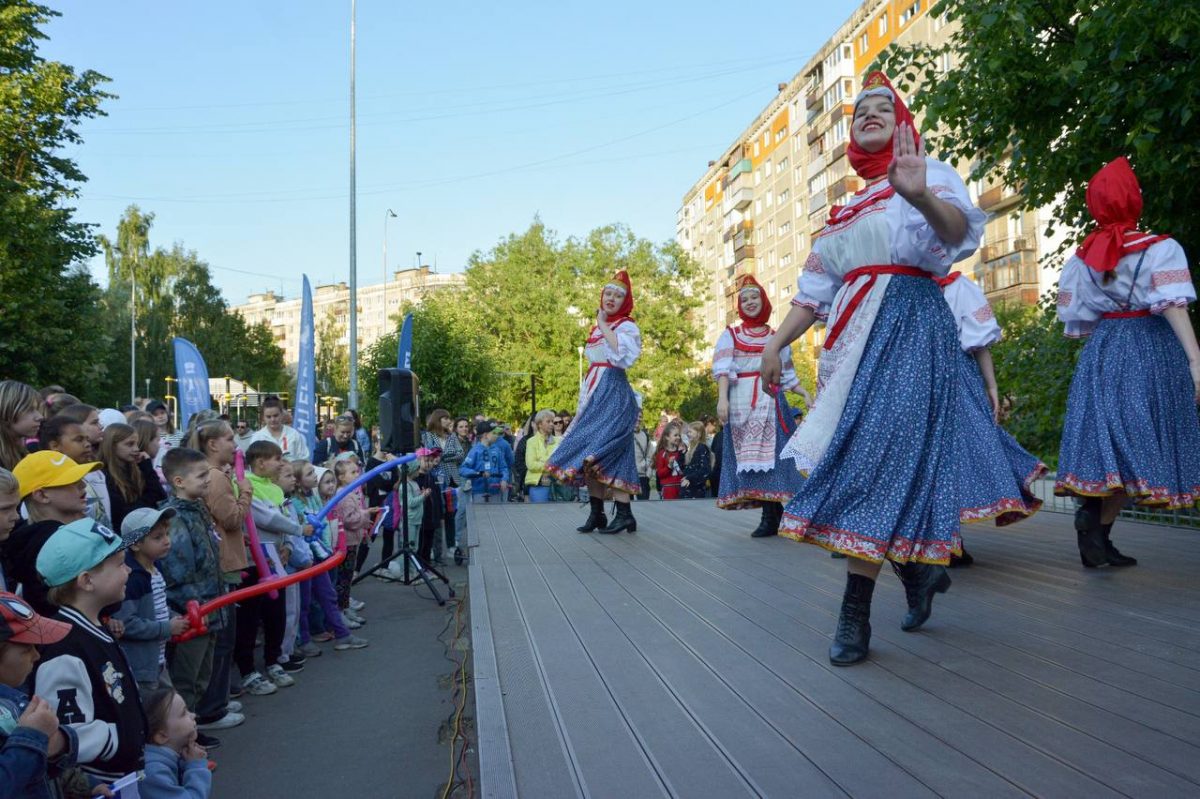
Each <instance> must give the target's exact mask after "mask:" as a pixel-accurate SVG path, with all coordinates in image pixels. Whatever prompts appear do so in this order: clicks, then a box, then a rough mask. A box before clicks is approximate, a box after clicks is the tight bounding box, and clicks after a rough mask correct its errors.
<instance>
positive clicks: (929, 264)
mask: <svg viewBox="0 0 1200 799" xmlns="http://www.w3.org/2000/svg"><path fill="white" fill-rule="evenodd" d="M848 154H849V158H850V165H851V166H852V167H854V169H855V171H856V172H857V173H858V174H859V175H860V176H861V177H863V178H864V179H866V181H867V185H866V187H865V188H864V189H863V190H862V191H860V192H858V193H857V194H856V195H855V196H854V198H853V200H852V201H851V202H850V204H849V205H847V206H845V207H835V208H834V209H833V212H832V213H831V214H830V217H829V222H828V225H827V226H826V227H825V229H824V230H822V231H821V233H820V236H819V238H817V239H816V241H814V242H813V250H812V253H811V255H810V256H809V258H808V261H807V263H806V264H805V269H804V272H803V273H802V274H801V276H800V280H799V291H798V292H797V294H796V297H795V298H794V299H793V300H792V309H791V311H790V312H789V313H788V315H787V318H786V319H784V321H783V323H782V324H781V325H780V326H779V332H777V333H776V334H775V335H774V336H773V337H772V338H771V340H770V342H768V344H767V346H766V348H765V350H764V351H763V360H762V375H763V380H765V381H767V382H768V383H771V382H777V381H778V379H779V376H780V360H779V353H780V351H781V350H782V349H783V348H784V347H786V346H788V345H789V344H790V343H791V342H792V341H794V340H795V339H796V338H798V337H799V336H800V335H801V334H802V333H803V332H804V331H805V330H807V329H808V328H809V327H810V326H811V325H812V324H813V323H814V322H815V321H816V320H817V319H823V318H826V316H828V317H829V323H830V324H829V331H828V335H827V338H826V341H825V352H824V353H823V354H822V356H821V359H820V364H819V369H818V389H817V390H818V393H817V400H816V404H815V405H814V406H813V408H812V410H811V411H810V412H809V414H808V416H807V417H806V418H805V420H804V422H803V424H801V426H800V428H799V429H798V430H797V431H796V433H795V435H793V436H792V438H791V440H790V441H789V442H788V444H787V446H786V447H785V448H784V450H783V452H782V453H781V455H782V457H785V458H786V457H792V458H794V459H795V461H796V464H797V466H798V467H799V468H801V469H803V470H807V471H808V472H809V475H808V479H807V480H805V481H804V483H803V484H802V485H801V486H800V490H799V491H798V492H797V493H796V496H795V497H793V498H792V500H791V502H789V503H788V505H787V506H786V508H785V509H784V516H783V522H782V525H781V527H780V534H781V535H785V536H787V537H789V538H793V539H795V540H797V541H804V542H808V543H813V544H817V545H819V546H822V547H824V548H826V549H830V550H833V551H835V552H841V553H843V554H845V555H848V556H849V558H848V559H847V570H848V574H847V579H846V592H845V596H844V599H843V601H842V609H841V614H840V617H839V619H838V625H837V633H836V634H835V636H834V642H833V646H832V647H830V650H829V659H830V661H831V662H832V663H833V664H834V665H839V666H844V665H849V664H852V663H857V662H859V661H861V660H863V659H865V658H866V657H867V650H868V645H869V643H870V638H871V624H870V616H871V597H872V594H873V592H874V590H875V578H876V577H877V576H878V574H879V568H880V566H881V565H882V563H883V561H885V560H890V561H892V565H893V568H895V569H896V572H897V574H898V575H899V576H900V579H901V581H902V582H903V583H904V589H905V595H906V597H907V600H908V615H907V616H906V617H905V619H904V621H903V623H902V624H901V629H903V630H915V629H916V628H918V627H920V626H921V625H922V624H923V623H924V622H925V620H926V619H928V618H929V614H930V612H931V610H932V604H933V595H934V593H935V592H943V591H945V590H946V589H947V588H948V587H949V586H950V577H949V575H948V574H947V573H946V569H945V565H944V564H946V563H947V562H949V560H950V556H951V555H954V554H961V551H962V544H961V539H960V537H959V533H958V526H959V520H958V517H959V507H960V505H959V501H958V498H959V488H958V474H957V472H958V470H957V463H956V456H955V442H956V441H957V438H956V434H957V431H958V426H957V420H958V413H957V408H958V361H957V356H958V339H957V336H956V335H955V325H954V318H953V316H952V315H951V313H950V308H949V306H947V305H946V301H945V300H944V299H943V298H942V295H941V291H940V289H939V287H938V285H937V283H936V282H934V280H933V278H936V277H941V276H943V275H945V274H946V273H947V272H949V271H950V265H951V264H952V263H954V262H955V261H958V260H962V259H963V258H966V257H968V256H969V255H970V254H971V253H972V252H974V250H975V248H976V247H977V246H978V244H979V239H980V237H981V235H982V233H983V225H984V221H985V216H984V214H983V212H982V211H980V210H979V209H977V208H975V207H974V206H973V205H972V204H971V200H970V198H969V197H968V195H967V190H966V187H965V186H964V185H963V182H962V179H961V178H960V177H959V176H958V174H957V173H956V172H955V171H954V170H953V169H951V168H950V167H949V166H947V165H946V164H943V163H941V162H940V161H937V160H935V159H932V158H926V157H925V156H924V149H923V147H922V145H921V139H920V137H919V136H918V135H917V132H916V129H915V128H914V126H913V118H912V114H911V113H910V112H909V110H908V108H907V107H906V106H905V105H904V102H903V101H902V100H901V98H900V96H899V94H897V93H896V91H895V90H894V89H893V88H892V86H891V83H890V82H889V81H888V79H887V78H886V77H885V76H884V75H883V74H882V73H880V72H872V73H871V74H870V75H868V76H867V79H866V81H865V84H864V87H863V91H862V92H861V93H860V94H859V96H858V98H857V99H856V101H855V105H854V118H853V123H852V126H851V132H850V146H849V150H848Z"/></svg>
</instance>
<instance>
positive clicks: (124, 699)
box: [34, 518, 146, 785]
mask: <svg viewBox="0 0 1200 799" xmlns="http://www.w3.org/2000/svg"><path fill="white" fill-rule="evenodd" d="M123 549H124V543H123V542H122V540H121V536H119V535H117V534H116V533H115V532H113V531H112V530H110V529H109V528H108V527H106V526H105V525H103V524H100V523H99V522H97V521H96V520H95V519H91V518H84V519H79V520H77V521H73V522H71V523H70V524H64V525H63V526H62V527H60V528H58V530H57V531H55V533H54V535H52V536H50V539H49V540H48V541H47V542H46V544H45V546H43V547H42V551H41V552H39V553H38V557H37V569H38V573H39V574H41V575H42V578H43V579H44V580H45V581H46V584H47V585H49V586H50V592H49V594H48V598H49V600H50V601H51V602H52V603H54V604H55V605H57V606H58V613H57V614H55V616H54V619H55V620H56V621H60V622H65V623H67V624H69V625H71V630H70V631H69V632H68V633H67V635H66V636H65V637H64V638H63V639H62V640H60V641H57V642H55V643H52V644H49V645H47V646H45V647H43V649H42V660H41V662H40V663H39V664H38V666H37V671H36V672H35V675H34V693H35V694H36V695H38V696H41V697H44V698H45V699H46V701H47V702H49V703H50V706H51V708H52V709H53V710H54V712H55V713H56V714H57V716H58V721H59V723H60V724H62V725H64V726H66V727H69V728H70V729H71V730H72V731H73V732H74V733H75V735H76V737H77V738H78V740H79V754H78V761H79V765H80V766H81V767H82V768H83V771H84V772H85V773H86V774H87V775H88V778H89V779H90V780H91V782H92V783H93V784H94V785H96V784H100V783H108V782H112V781H113V780H115V779H118V778H119V777H122V776H124V775H125V774H129V773H131V772H134V771H138V770H140V769H141V768H142V765H143V760H142V757H143V755H142V752H143V749H144V748H145V745H146V716H145V714H144V713H143V712H142V704H141V698H140V697H139V696H138V688H137V683H136V682H134V677H133V671H132V670H131V669H130V668H129V664H128V662H127V661H126V660H125V654H124V653H123V652H122V651H121V647H119V646H118V645H117V642H116V641H114V640H113V638H112V636H110V635H109V634H108V631H107V630H106V629H104V627H103V626H102V625H101V623H100V611H101V610H102V609H103V608H105V607H107V606H109V605H113V604H116V603H119V602H120V601H121V600H122V599H124V597H125V581H126V579H127V578H128V577H129V567H128V566H126V565H125V557H124V553H123V552H122V550H123Z"/></svg>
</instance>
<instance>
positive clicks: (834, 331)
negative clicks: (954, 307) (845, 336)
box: [825, 264, 933, 350]
mask: <svg viewBox="0 0 1200 799" xmlns="http://www.w3.org/2000/svg"><path fill="white" fill-rule="evenodd" d="M863 275H869V276H870V277H868V278H867V282H866V283H863V284H862V286H860V287H859V289H858V291H856V292H854V296H852V297H851V298H850V301H849V302H848V303H846V307H845V308H844V309H843V310H842V312H841V313H840V314H839V315H838V320H837V322H835V323H834V325H833V327H832V328H830V330H829V335H827V336H826V337H825V349H827V350H829V349H833V343H834V342H835V341H837V339H838V336H840V335H841V334H842V329H843V328H845V327H846V325H847V324H848V323H849V322H850V318H851V317H853V316H854V311H855V310H856V309H857V308H858V306H859V305H860V304H862V301H863V300H864V299H866V296H867V293H868V292H869V291H870V290H871V288H872V287H873V286H874V285H875V279H876V278H877V277H879V276H880V275H908V276H909V277H924V278H929V279H933V275H931V274H930V273H929V272H926V271H925V270H924V269H920V268H918V267H915V266H900V265H898V264H879V265H874V266H860V267H858V268H857V269H852V270H850V271H849V272H847V273H846V276H845V277H843V278H842V282H843V283H853V282H854V281H855V280H857V279H858V278H860V277H862V276H863Z"/></svg>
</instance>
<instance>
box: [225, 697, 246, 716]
mask: <svg viewBox="0 0 1200 799" xmlns="http://www.w3.org/2000/svg"><path fill="white" fill-rule="evenodd" d="M225 712H226V713H241V712H242V703H241V702H239V701H237V700H236V699H230V700H229V704H227V705H226V706H225Z"/></svg>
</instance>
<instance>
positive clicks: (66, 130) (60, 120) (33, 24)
mask: <svg viewBox="0 0 1200 799" xmlns="http://www.w3.org/2000/svg"><path fill="white" fill-rule="evenodd" d="M55 16H58V13H57V12H55V11H53V10H51V9H50V8H48V7H46V6H44V5H39V4H36V3H31V2H25V1H24V0H5V1H4V2H3V3H0V108H2V109H3V113H0V297H3V300H4V311H3V313H0V374H2V375H4V376H5V377H9V378H19V379H22V380H25V381H28V382H30V383H34V384H42V383H47V382H51V381H54V382H58V381H66V382H69V383H72V384H73V386H75V387H76V389H77V390H82V389H83V388H84V387H85V386H86V385H88V384H89V383H90V382H91V381H93V380H96V379H98V378H99V377H100V376H101V375H102V372H103V364H102V360H101V358H100V357H99V355H98V352H99V350H102V347H101V348H95V347H81V346H80V342H84V341H88V342H96V339H97V335H96V330H97V328H98V326H99V324H98V323H99V319H98V316H97V312H96V298H97V293H98V289H97V287H96V286H95V284H94V283H93V282H92V280H91V278H90V277H89V275H88V273H87V271H86V270H85V269H83V268H81V267H79V266H77V265H79V264H82V263H83V262H84V261H85V260H86V259H87V258H89V257H91V255H93V254H94V253H95V241H94V240H93V238H92V236H91V232H90V230H89V226H88V225H87V224H85V223H82V222H78V221H76V220H75V218H74V217H75V209H74V208H73V207H72V206H71V202H72V201H73V200H74V199H75V198H76V197H77V196H78V186H79V184H80V183H82V182H83V181H84V180H86V178H85V176H84V175H83V173H82V172H81V171H80V170H79V167H78V166H77V165H76V163H75V161H74V160H73V159H71V158H70V157H68V156H67V155H65V154H64V150H65V148H66V147H68V146H71V145H77V144H79V143H81V141H82V139H81V138H80V136H79V133H78V126H79V123H81V122H82V121H84V120H86V119H90V118H93V117H96V116H100V115H102V114H103V111H102V110H101V108H100V106H101V103H102V102H103V101H104V100H105V99H107V98H108V97H110V96H111V95H109V94H106V93H105V92H104V91H102V90H101V88H100V87H101V86H102V85H103V84H104V83H105V82H107V78H105V77H104V76H103V75H100V74H99V73H97V72H93V71H91V70H85V71H83V72H76V70H75V69H73V68H72V67H70V66H67V65H66V64H62V63H59V62H56V61H47V60H45V59H43V58H42V57H41V56H39V55H38V45H39V42H41V41H42V40H44V39H45V38H46V36H45V34H44V33H42V28H43V27H44V26H45V25H46V24H47V23H48V22H49V21H50V20H51V19H52V18H53V17H55ZM73 381H78V382H77V383H75V382H73Z"/></svg>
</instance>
